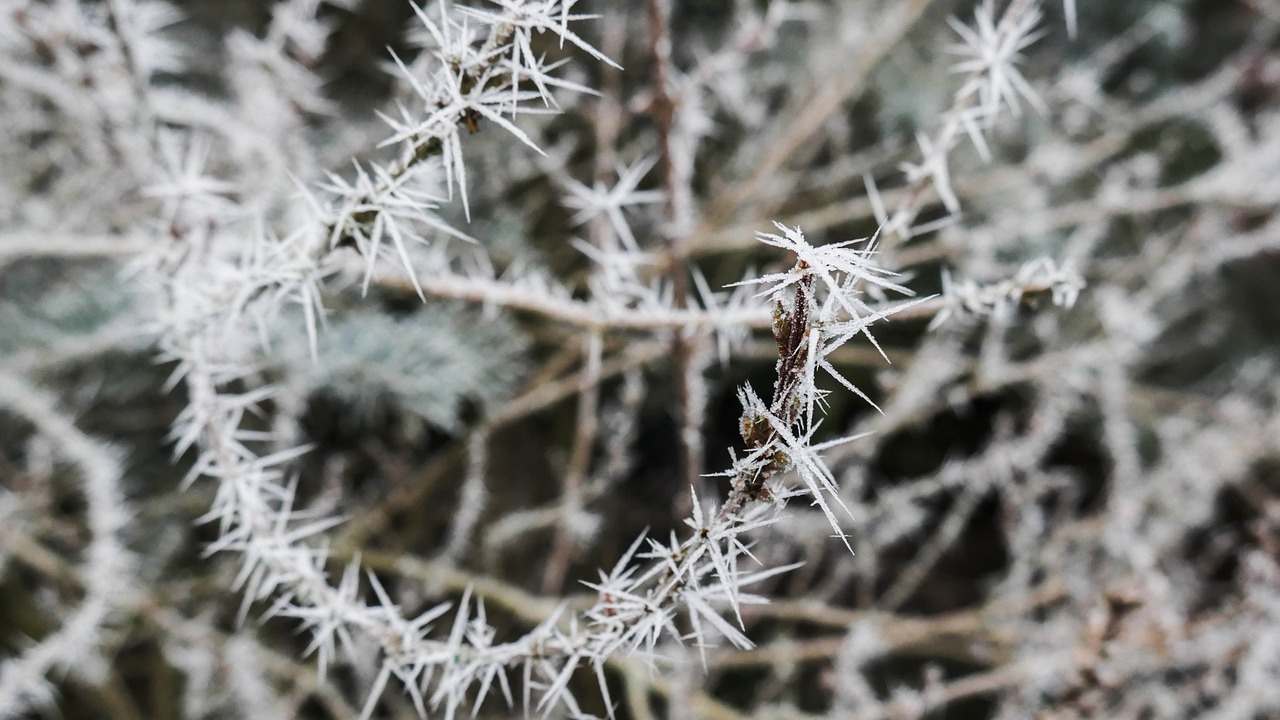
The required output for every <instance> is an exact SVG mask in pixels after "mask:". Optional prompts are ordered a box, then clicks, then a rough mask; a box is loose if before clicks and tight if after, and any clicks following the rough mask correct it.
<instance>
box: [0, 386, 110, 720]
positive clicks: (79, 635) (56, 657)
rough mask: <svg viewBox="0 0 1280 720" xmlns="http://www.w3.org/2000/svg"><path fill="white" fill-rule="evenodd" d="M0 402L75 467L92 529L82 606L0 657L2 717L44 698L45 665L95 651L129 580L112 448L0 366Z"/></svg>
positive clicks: (66, 664)
mask: <svg viewBox="0 0 1280 720" xmlns="http://www.w3.org/2000/svg"><path fill="white" fill-rule="evenodd" d="M0 405H3V406H5V407H7V408H8V409H9V410H10V411H11V412H13V413H14V414H16V415H18V416H20V417H22V418H24V419H25V420H27V421H28V422H30V423H31V424H32V425H34V426H35V428H36V430H37V432H40V433H42V434H44V435H45V436H47V437H48V438H49V439H50V440H52V441H53V445H54V447H55V448H56V449H57V452H58V453H59V454H61V455H62V456H63V458H64V459H66V460H67V461H69V462H71V463H74V464H75V465H77V466H78V467H79V469H80V474H81V481H82V483H83V486H84V496H85V500H86V503H87V510H86V515H87V524H88V526H89V531H90V533H91V534H92V538H91V540H90V542H89V546H88V547H87V548H86V549H85V552H84V556H85V561H84V563H83V569H82V570H81V576H82V577H83V579H84V588H85V590H84V598H82V599H81V601H80V606H79V607H78V608H76V610H75V611H73V612H72V613H71V614H70V615H68V616H67V617H65V618H63V620H62V624H61V626H60V627H59V628H58V629H57V630H55V631H53V632H52V633H50V634H49V635H46V636H45V637H43V638H41V639H40V641H39V642H38V643H37V644H36V645H35V646H34V647H31V648H29V649H27V651H26V652H24V653H23V654H22V655H20V656H18V657H16V658H13V659H11V660H7V661H5V662H4V663H2V664H0V717H9V716H14V715H21V714H22V713H23V712H24V710H27V709H29V708H33V707H39V706H40V705H43V704H44V703H45V702H47V701H49V700H50V697H49V695H48V693H49V692H50V691H51V689H50V687H49V686H48V685H47V681H46V680H45V676H46V675H47V674H48V673H49V672H50V671H51V670H53V669H54V668H68V669H70V668H74V667H75V666H76V664H77V663H81V662H85V661H86V659H85V655H86V654H94V653H96V650H97V645H98V643H99V642H100V638H101V633H102V629H103V626H104V625H105V624H106V623H108V622H109V620H110V618H111V615H112V613H113V612H115V611H116V610H117V609H118V608H119V607H120V606H121V605H122V604H124V603H125V602H127V595H128V592H127V591H125V590H122V588H127V587H128V586H129V585H128V582H127V579H128V578H129V576H130V575H131V574H132V573H133V565H134V558H133V555H132V553H130V552H129V551H128V550H127V549H125V547H124V546H123V545H122V544H121V542H120V538H119V533H120V532H121V530H122V529H123V528H124V526H125V524H126V523H127V521H128V519H129V511H128V510H127V508H126V507H125V504H124V498H123V495H122V493H121V490H120V475H121V470H120V464H119V462H118V461H117V460H116V458H115V457H114V453H112V452H111V451H110V450H108V449H107V448H105V447H104V446H103V445H102V444H101V443H99V442H97V441H96V440H94V439H93V438H90V437H89V436H88V435H85V434H84V433H83V432H81V431H80V430H79V429H77V428H76V426H75V425H74V424H73V423H72V422H71V420H70V419H69V418H68V417H67V416H66V415H65V414H64V413H62V412H61V411H59V410H58V409H57V401H56V400H55V399H54V398H53V397H52V396H51V395H49V394H48V393H46V392H44V391H42V390H40V389H38V388H36V387H34V386H32V385H29V384H28V383H27V382H26V381H24V380H22V379H21V378H18V377H15V376H12V375H8V374H4V373H0Z"/></svg>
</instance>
